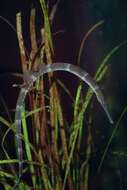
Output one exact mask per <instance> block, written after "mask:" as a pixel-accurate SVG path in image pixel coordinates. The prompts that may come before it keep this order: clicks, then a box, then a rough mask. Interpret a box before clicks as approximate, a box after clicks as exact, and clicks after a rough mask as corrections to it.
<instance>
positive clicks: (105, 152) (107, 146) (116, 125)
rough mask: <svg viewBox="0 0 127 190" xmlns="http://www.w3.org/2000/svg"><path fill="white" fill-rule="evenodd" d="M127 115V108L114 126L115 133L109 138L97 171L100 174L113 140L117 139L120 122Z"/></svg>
mask: <svg viewBox="0 0 127 190" xmlns="http://www.w3.org/2000/svg"><path fill="white" fill-rule="evenodd" d="M126 113H127V106H126V107H125V108H124V109H123V111H122V113H121V115H120V117H119V119H118V120H117V122H116V124H115V126H114V129H113V131H112V134H111V136H110V138H109V140H108V143H107V145H106V148H105V150H104V153H103V155H102V158H101V161H100V164H99V166H98V169H97V171H98V172H100V170H101V167H102V164H103V162H104V159H105V157H106V154H107V152H108V149H109V146H110V145H111V142H112V140H113V138H114V137H115V135H116V132H117V130H118V128H119V125H120V122H121V120H122V119H123V117H124V115H125V114H126Z"/></svg>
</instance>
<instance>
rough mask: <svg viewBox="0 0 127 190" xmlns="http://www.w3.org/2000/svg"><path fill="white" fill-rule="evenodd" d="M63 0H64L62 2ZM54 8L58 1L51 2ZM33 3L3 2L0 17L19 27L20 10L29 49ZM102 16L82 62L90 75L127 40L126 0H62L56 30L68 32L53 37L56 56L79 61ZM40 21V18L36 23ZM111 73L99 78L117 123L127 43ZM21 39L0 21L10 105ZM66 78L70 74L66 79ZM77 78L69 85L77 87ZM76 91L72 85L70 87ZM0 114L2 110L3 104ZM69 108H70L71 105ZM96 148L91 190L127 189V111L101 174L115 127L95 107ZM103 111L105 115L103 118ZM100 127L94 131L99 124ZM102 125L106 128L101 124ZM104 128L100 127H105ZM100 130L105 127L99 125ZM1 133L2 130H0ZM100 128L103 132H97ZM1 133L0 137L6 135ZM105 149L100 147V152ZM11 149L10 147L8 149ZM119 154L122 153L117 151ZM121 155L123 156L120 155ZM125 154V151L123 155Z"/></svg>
mask: <svg viewBox="0 0 127 190" xmlns="http://www.w3.org/2000/svg"><path fill="white" fill-rule="evenodd" d="M61 1H62V0H61ZM49 2H50V6H51V5H52V4H53V3H54V1H51V0H50V1H49ZM32 4H33V5H34V6H35V7H37V9H38V4H37V3H36V1H30V0H29V1H28V0H27V1H25V0H24V1H7V0H5V1H3V0H2V1H1V3H0V15H1V16H3V17H5V18H7V19H8V20H10V21H11V23H12V24H13V25H14V26H15V14H16V13H17V12H18V11H22V13H23V17H24V21H25V24H24V28H25V30H24V31H25V38H26V45H27V47H28V48H30V45H29V38H28V37H27V35H28V34H27V32H28V26H27V24H28V21H29V10H30V8H31V7H32ZM102 19H104V24H103V25H102V26H100V27H99V28H98V29H97V30H96V31H95V32H94V33H93V34H92V35H91V36H90V37H89V39H88V40H87V42H86V45H85V48H84V51H83V54H82V56H81V62H80V65H81V67H82V68H84V69H86V70H87V71H88V72H89V73H90V74H91V75H92V76H93V75H94V73H95V71H96V69H97V67H98V66H99V64H100V62H101V60H102V59H103V58H104V56H105V55H106V54H107V53H108V52H109V51H110V50H111V49H112V48H113V47H114V46H116V45H118V44H119V43H121V42H122V41H124V40H127V1H123V0H121V1H120V0H112V1H111V0H78V1H76V0H64V1H62V2H61V4H60V6H59V9H58V12H57V14H56V17H55V20H54V24H53V31H54V32H56V31H58V30H60V29H62V30H64V33H63V34H59V35H57V36H55V37H54V47H55V52H56V56H55V60H56V61H66V62H70V63H73V64H76V60H77V55H78V49H79V46H80V43H81V39H82V37H83V35H84V34H85V33H86V32H87V31H88V30H89V29H90V27H91V26H93V25H94V24H95V23H97V22H98V21H100V20H102ZM40 25H41V21H40V20H37V26H38V27H39V26H40ZM108 64H110V66H109V68H110V69H109V73H108V75H107V77H105V79H104V80H103V81H102V82H101V84H100V85H101V86H102V90H103V92H104V94H105V96H106V99H107V102H108V105H109V109H110V112H111V114H112V116H113V119H114V121H117V119H118V118H119V116H120V114H121V112H122V110H123V108H124V107H125V106H126V105H127V82H126V81H127V45H125V46H124V47H123V48H121V49H120V51H119V52H118V53H116V54H115V55H114V56H113V57H112V59H111V60H110V62H109V63H108ZM20 71H21V68H20V61H19V50H18V42H17V39H16V35H15V33H14V32H13V31H12V30H11V29H10V28H9V27H8V25H7V24H5V23H4V22H3V21H2V20H0V93H1V95H2V96H3V97H4V100H5V102H6V103H7V105H8V107H9V109H13V108H14V106H15V103H16V101H15V100H16V98H17V92H16V90H15V89H13V88H12V87H11V86H12V84H13V83H14V82H15V79H14V78H12V77H10V76H8V75H7V73H8V72H9V73H10V72H20ZM65 80H66V77H65ZM73 82H74V81H73V80H72V81H71V82H70V87H71V86H75V84H73ZM72 91H74V88H72ZM0 105H1V109H0V111H1V113H3V109H2V104H0ZM68 109H69V108H68ZM95 111H96V113H95V115H96V118H98V119H97V121H95V126H94V128H95V129H94V130H95V137H94V145H93V147H94V150H95V152H96V151H97V152H98V154H95V156H94V157H93V159H92V160H91V178H90V189H94V190H95V189H97V190H107V189H108V190H110V189H112V190H113V189H118V190H122V189H126V185H127V148H126V147H127V125H126V123H127V122H126V121H127V118H126V115H125V116H124V118H123V120H122V121H121V123H120V126H119V129H118V131H117V133H116V136H115V138H114V140H113V142H112V144H111V146H110V150H109V153H108V154H107V157H106V159H105V162H104V164H103V167H102V170H101V172H100V173H99V174H97V173H96V169H97V167H98V164H99V161H100V160H99V159H100V158H101V155H102V152H101V151H102V150H104V147H105V146H106V144H107V141H108V138H109V137H110V135H111V132H112V130H113V126H109V124H108V122H104V121H103V120H105V119H106V117H105V115H104V114H101V111H102V110H101V109H100V108H99V107H98V108H97V109H95ZM100 115H101V117H100ZM98 124H99V127H98V128H99V129H98V130H96V125H98ZM102 126H104V127H102ZM101 127H102V128H101ZM100 128H101V129H100ZM0 131H1V129H0ZM98 131H99V132H98ZM2 133H4V132H1V136H2ZM99 150H101V151H99ZM10 151H11V150H10ZM114 152H118V154H114ZM120 153H121V154H120ZM122 153H123V154H122Z"/></svg>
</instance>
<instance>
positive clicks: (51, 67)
mask: <svg viewBox="0 0 127 190" xmlns="http://www.w3.org/2000/svg"><path fill="white" fill-rule="evenodd" d="M54 71H66V72H69V73H72V74H74V75H76V76H77V77H78V78H80V79H81V80H83V81H84V82H85V83H86V84H88V86H89V87H90V88H91V89H92V91H93V92H94V93H95V95H96V97H97V100H98V101H99V103H100V105H101V106H102V108H103V110H104V111H105V113H106V115H107V117H108V119H109V122H110V123H111V124H113V120H112V118H111V116H110V113H109V111H108V108H107V104H106V102H105V100H104V96H103V94H102V92H101V90H100V87H99V86H98V84H97V83H96V82H95V81H94V80H93V78H92V77H91V76H90V75H89V74H88V73H87V72H86V71H85V70H83V69H81V68H80V67H78V66H75V65H72V64H69V63H53V64H48V65H44V64H41V65H40V67H39V69H38V71H36V72H28V74H27V77H25V83H24V84H23V85H22V87H21V90H20V93H19V96H18V100H17V104H16V113H15V126H16V141H17V154H18V160H19V166H18V178H19V180H18V181H17V184H15V187H17V186H18V184H19V182H20V179H21V176H22V173H23V148H22V138H21V136H22V134H21V119H22V118H21V117H22V116H21V113H22V108H23V104H24V101H25V98H26V95H27V93H28V92H29V90H30V88H31V87H32V85H33V83H34V82H35V81H36V80H37V79H38V77H40V76H43V75H44V74H46V73H49V72H54Z"/></svg>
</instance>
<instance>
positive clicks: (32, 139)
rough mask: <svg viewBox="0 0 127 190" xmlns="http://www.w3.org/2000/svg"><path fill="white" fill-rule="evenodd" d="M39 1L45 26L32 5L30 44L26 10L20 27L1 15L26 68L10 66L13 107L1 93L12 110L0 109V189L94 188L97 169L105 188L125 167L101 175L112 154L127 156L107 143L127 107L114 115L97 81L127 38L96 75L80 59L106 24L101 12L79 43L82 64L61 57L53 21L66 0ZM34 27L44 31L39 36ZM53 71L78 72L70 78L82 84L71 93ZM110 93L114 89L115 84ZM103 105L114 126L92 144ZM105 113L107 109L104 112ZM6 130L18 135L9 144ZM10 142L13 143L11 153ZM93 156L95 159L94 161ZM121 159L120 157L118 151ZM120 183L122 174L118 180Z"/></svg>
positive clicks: (105, 74)
mask: <svg viewBox="0 0 127 190" xmlns="http://www.w3.org/2000/svg"><path fill="white" fill-rule="evenodd" d="M39 3H40V4H39V5H40V8H41V14H42V18H41V19H42V28H39V29H38V28H36V15H37V13H36V10H35V8H32V9H31V10H30V19H29V38H30V42H31V45H30V47H31V49H30V50H28V49H27V47H26V46H25V38H24V37H23V21H24V20H23V17H22V13H21V12H19V13H17V14H16V29H15V27H14V26H13V25H12V24H11V23H10V22H9V21H8V20H7V19H6V18H4V17H2V16H0V19H2V20H3V21H4V22H5V23H6V24H7V25H8V26H9V27H10V28H11V29H12V30H13V31H14V33H15V34H16V36H17V39H18V43H19V51H20V63H21V69H22V74H19V73H11V75H12V76H15V77H16V78H17V80H15V84H13V88H15V89H16V90H18V95H17V99H16V100H15V104H16V106H15V108H14V110H13V112H14V113H13V114H12V113H11V112H10V110H9V109H8V107H7V105H6V102H4V98H3V97H2V96H1V98H0V99H1V102H2V104H3V107H4V109H5V111H6V115H7V117H4V116H3V115H2V114H1V115H0V125H1V128H3V129H4V130H3V131H2V130H1V132H2V134H1V137H2V140H1V152H2V153H1V155H0V189H5V190H14V189H19V190H20V189H21V190H32V189H33V190H53V189H54V190H66V189H68V190H88V189H97V188H98V187H97V188H96V183H97V182H96V181H97V180H96V177H98V178H99V179H101V180H102V182H100V184H101V183H104V184H105V189H108V188H111V189H113V188H114V186H112V183H110V182H111V181H110V180H114V181H115V180H117V179H119V180H121V172H120V170H119V169H117V175H116V173H115V172H116V171H114V175H115V177H116V178H115V179H114V178H113V174H112V172H111V174H110V175H109V176H108V178H106V179H107V180H108V185H107V186H106V179H105V177H104V176H103V175H107V174H105V173H106V171H105V173H104V172H103V175H101V171H103V164H104V162H105V160H106V159H107V157H108V156H109V155H110V156H111V155H112V157H115V159H116V158H117V157H124V158H126V156H127V154H126V152H122V151H112V150H110V145H111V143H112V141H113V138H114V137H115V135H116V133H117V131H118V128H119V126H120V122H121V121H122V119H123V118H124V116H125V114H126V111H127V107H124V109H123V110H122V112H121V114H120V116H119V117H118V118H117V119H116V120H114V119H113V118H112V115H113V114H112V113H111V106H110V105H109V103H108V101H107V98H106V96H105V95H104V93H103V89H101V87H100V85H99V83H100V81H101V83H103V80H104V79H105V78H106V77H108V76H109V73H110V69H109V67H110V64H109V62H110V60H111V59H112V57H114V56H115V55H116V54H117V53H118V52H119V51H120V50H121V49H122V48H124V46H125V45H127V41H123V42H121V43H119V44H118V45H116V46H114V47H113V48H112V49H111V50H110V51H109V52H108V53H107V54H106V55H105V56H104V57H103V58H102V59H101V62H100V63H99V64H98V65H99V66H98V68H97V70H96V72H95V74H94V76H93V77H91V76H90V75H89V74H88V72H86V71H85V70H84V69H82V68H81V66H79V65H80V59H81V55H82V52H83V49H84V48H85V45H86V42H88V39H89V38H90V36H91V35H92V34H93V33H96V30H99V28H100V27H101V26H102V25H103V24H104V20H100V21H98V22H97V23H96V24H94V25H93V26H92V27H90V29H89V30H88V32H87V33H85V34H84V36H83V38H82V41H81V44H80V47H79V49H78V56H77V65H74V64H73V63H65V62H63V61H61V60H60V61H58V62H56V61H54V60H55V58H54V57H55V50H54V43H55V42H54V41H53V38H54V34H53V32H52V23H53V21H54V20H55V19H54V18H55V14H56V12H57V10H58V9H59V5H60V3H61V1H60V0H58V1H57V3H56V4H54V5H53V6H52V7H51V8H50V9H49V7H48V5H47V3H46V2H45V1H44V0H39ZM39 19H40V18H39ZM37 30H38V31H37ZM37 33H39V35H40V36H41V40H40V41H39V43H38V41H37ZM55 71H58V72H59V73H60V74H61V76H62V77H64V75H66V74H67V73H68V77H70V78H71V79H73V82H75V81H76V83H77V84H78V85H77V87H76V89H75V92H74V94H73V93H72V91H71V90H72V89H69V88H68V87H67V86H66V84H65V83H64V82H63V81H64V80H60V79H59V75H57V73H56V72H55ZM72 74H74V75H76V76H77V78H75V77H74V76H73V75H72ZM18 81H22V82H21V83H20V82H18ZM84 84H87V85H86V86H85V85H84ZM63 91H64V93H65V94H66V95H65V96H66V97H67V99H68V101H67V102H69V104H70V105H71V109H69V110H71V111H67V107H68V105H67V103H66V99H64V96H62V95H61V94H62V93H63ZM84 91H85V92H84ZM94 95H95V98H94ZM107 95H109V96H110V92H109V94H107ZM96 100H97V101H96ZM99 106H100V108H101V109H100V110H99V112H100V113H99V114H100V118H101V117H102V118H104V119H105V122H106V123H107V124H106V126H109V128H110V135H109V138H108V141H107V142H106V143H105V144H104V146H103V147H102V148H101V149H100V150H98V149H99V148H98V147H97V148H96V145H94V140H95V136H94V135H95V132H94V131H93V130H96V128H97V130H98V127H97V126H96V125H99V122H100V118H99V119H98V118H97V116H98V115H97V114H96V113H95V110H98V109H99V108H98V107H99ZM104 114H105V116H107V117H103V115H104ZM96 121H97V122H96ZM102 124H103V122H102V123H101V125H102ZM100 127H101V128H104V127H105V126H104V127H103V126H99V128H100ZM9 133H10V136H11V139H13V140H14V142H12V144H13V145H11V146H10V145H9V141H10V139H9V135H8V134H9ZM100 135H102V134H100ZM94 146H95V147H94ZM8 149H11V153H10V151H9V152H8ZM98 152H99V153H98ZM100 152H101V153H100ZM92 162H93V163H96V166H95V168H94V166H93V163H92ZM116 164H118V162H117V159H116ZM95 170H96V171H95ZM108 172H109V171H107V173H108ZM109 178H110V180H109ZM104 179H105V180H104ZM91 180H92V183H93V184H95V188H94V185H93V184H92V183H91ZM114 183H115V182H114ZM119 184H120V185H121V184H122V182H121V181H119ZM98 189H99V188H98Z"/></svg>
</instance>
